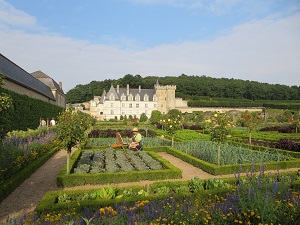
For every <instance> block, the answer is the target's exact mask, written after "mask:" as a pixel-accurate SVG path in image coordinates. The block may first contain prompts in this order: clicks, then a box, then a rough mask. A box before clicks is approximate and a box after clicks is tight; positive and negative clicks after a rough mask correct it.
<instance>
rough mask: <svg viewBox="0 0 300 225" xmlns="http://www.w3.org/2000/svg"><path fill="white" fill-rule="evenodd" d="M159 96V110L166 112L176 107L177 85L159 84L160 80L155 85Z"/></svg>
mask: <svg viewBox="0 0 300 225" xmlns="http://www.w3.org/2000/svg"><path fill="white" fill-rule="evenodd" d="M154 89H155V94H156V97H157V110H158V111H160V112H161V113H162V114H166V113H168V112H169V110H171V109H175V90H176V85H162V86H161V85H159V83H158V81H157V82H156V84H155V85H154Z"/></svg>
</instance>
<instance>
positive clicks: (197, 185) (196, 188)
mask: <svg viewBox="0 0 300 225" xmlns="http://www.w3.org/2000/svg"><path fill="white" fill-rule="evenodd" d="M188 187H189V189H190V192H193V193H195V192H200V191H203V190H204V181H203V180H200V178H199V177H194V178H193V179H191V180H189V182H188Z"/></svg>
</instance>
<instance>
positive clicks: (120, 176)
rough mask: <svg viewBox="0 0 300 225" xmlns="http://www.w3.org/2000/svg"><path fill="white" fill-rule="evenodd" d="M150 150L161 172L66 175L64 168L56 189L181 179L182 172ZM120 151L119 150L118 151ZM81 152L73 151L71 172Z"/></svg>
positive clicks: (148, 151)
mask: <svg viewBox="0 0 300 225" xmlns="http://www.w3.org/2000/svg"><path fill="white" fill-rule="evenodd" d="M151 150H152V148H148V150H147V153H148V154H149V155H151V156H152V157H153V158H154V159H155V160H157V161H159V162H160V163H162V164H163V166H164V167H165V169H163V170H147V171H134V172H117V173H108V172H105V173H95V174H69V175H68V174H67V172H66V171H67V170H66V167H67V165H65V166H64V168H63V169H62V170H61V171H60V173H59V174H58V176H57V186H58V187H73V186H82V185H87V184H108V183H123V182H134V181H141V180H164V179H175V178H181V177H182V171H181V170H180V169H178V168H177V167H175V166H173V165H172V164H171V163H170V162H169V161H167V160H165V159H163V158H162V157H161V156H159V155H157V154H155V153H154V152H152V153H151ZM120 151H121V150H120ZM80 155H81V152H80V151H79V150H77V151H75V152H74V154H73V155H72V157H71V160H70V167H71V171H73V169H74V166H75V164H76V161H77V160H78V159H79V157H80Z"/></svg>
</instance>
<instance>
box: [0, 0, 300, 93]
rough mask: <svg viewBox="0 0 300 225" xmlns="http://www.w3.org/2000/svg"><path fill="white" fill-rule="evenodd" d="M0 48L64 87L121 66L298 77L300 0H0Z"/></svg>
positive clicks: (265, 79)
mask: <svg viewBox="0 0 300 225" xmlns="http://www.w3.org/2000/svg"><path fill="white" fill-rule="evenodd" d="M0 53H1V54H3V55H4V56H5V57H7V58H8V59H10V60H11V61H13V62H14V63H15V64H17V65H19V66H20V67H21V68H23V69H24V70H26V71H27V72H29V73H32V72H35V71H37V70H41V71H42V72H44V73H45V74H47V75H49V76H50V77H52V78H53V79H54V80H55V81H56V82H62V85H63V90H64V92H65V93H66V92H67V91H69V90H70V89H72V88H75V87H76V85H79V84H88V83H90V82H91V81H104V80H105V79H119V78H122V77H124V76H125V75H126V74H132V75H137V74H138V75H140V76H142V77H146V76H156V77H158V81H159V77H164V76H180V75H181V74H186V75H189V76H192V75H194V76H203V75H204V76H209V77H214V78H228V79H231V78H234V79H241V80H250V81H258V82H262V83H270V84H283V85H288V86H293V85H296V86H300V0H28V1H25V0H0Z"/></svg>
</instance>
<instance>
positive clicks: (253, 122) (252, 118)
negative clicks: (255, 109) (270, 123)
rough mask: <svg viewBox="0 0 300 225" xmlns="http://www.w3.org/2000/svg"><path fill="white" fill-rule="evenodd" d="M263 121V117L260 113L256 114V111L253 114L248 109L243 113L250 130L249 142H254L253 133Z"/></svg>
mask: <svg viewBox="0 0 300 225" xmlns="http://www.w3.org/2000/svg"><path fill="white" fill-rule="evenodd" d="M260 122H261V117H260V116H259V115H255V113H253V114H251V113H250V112H248V111H246V112H245V113H244V115H243V123H244V125H245V126H246V127H247V129H248V132H249V144H250V145H251V142H252V140H251V139H252V138H251V136H252V133H253V132H254V131H255V130H256V129H257V127H258V125H259V124H260Z"/></svg>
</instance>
